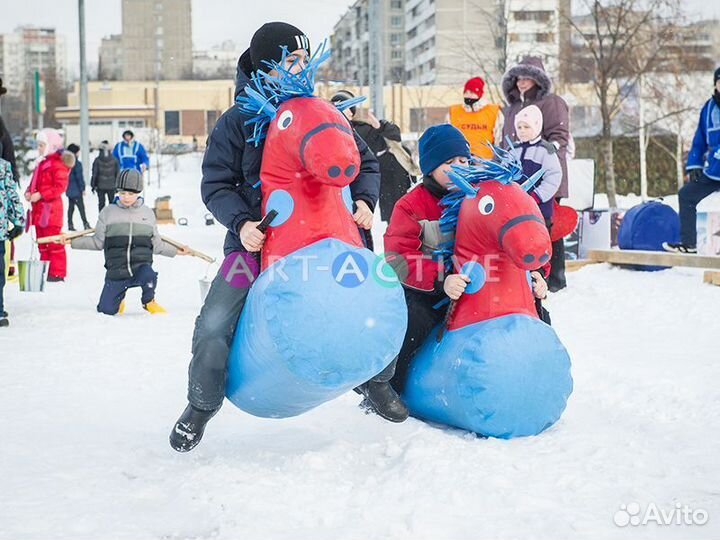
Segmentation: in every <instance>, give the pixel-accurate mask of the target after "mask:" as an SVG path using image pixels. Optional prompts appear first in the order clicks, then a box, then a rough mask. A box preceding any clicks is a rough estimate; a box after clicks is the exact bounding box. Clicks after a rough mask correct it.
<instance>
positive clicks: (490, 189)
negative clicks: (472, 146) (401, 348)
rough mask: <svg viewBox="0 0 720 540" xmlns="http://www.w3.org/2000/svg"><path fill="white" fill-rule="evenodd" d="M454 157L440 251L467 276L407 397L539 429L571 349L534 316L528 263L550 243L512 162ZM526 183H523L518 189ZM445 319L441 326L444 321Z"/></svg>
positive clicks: (490, 428) (421, 356)
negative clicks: (449, 239)
mask: <svg viewBox="0 0 720 540" xmlns="http://www.w3.org/2000/svg"><path fill="white" fill-rule="evenodd" d="M495 150H496V152H498V153H499V155H500V157H501V161H500V162H490V161H484V162H483V165H482V166H481V167H478V168H463V167H453V172H451V173H450V175H449V176H450V177H451V179H452V181H453V183H454V184H455V186H456V189H455V190H453V191H451V192H450V194H449V195H447V196H446V197H445V199H443V204H444V205H445V206H446V209H445V211H444V212H443V216H442V218H441V221H440V227H441V229H442V230H443V232H446V233H449V232H453V231H454V232H455V241H454V246H453V245H450V246H448V249H447V250H446V251H445V252H444V253H442V255H443V256H445V257H446V258H447V259H448V260H450V257H452V264H451V265H450V266H455V267H456V269H457V271H459V272H460V273H463V274H466V275H468V276H469V277H470V280H471V281H470V283H469V284H468V286H467V288H466V289H465V293H464V294H463V295H462V296H461V297H460V299H459V300H458V301H457V302H456V303H455V304H454V305H453V306H451V308H450V310H449V316H448V319H447V322H446V327H445V325H441V326H440V327H439V328H437V329H436V330H435V332H434V333H433V334H431V336H430V337H429V338H428V340H427V342H426V343H425V344H424V345H423V347H422V348H421V349H420V351H419V352H418V354H417V355H416V357H415V358H414V359H413V362H412V364H411V367H410V371H409V373H408V379H407V383H406V386H405V396H404V397H405V400H406V403H407V405H408V408H409V409H410V412H411V414H412V415H413V416H416V417H419V418H422V419H425V420H430V421H433V422H439V423H442V424H447V425H450V426H454V427H460V428H463V429H467V430H470V431H474V432H476V433H478V434H481V435H485V436H491V437H498V438H512V437H518V436H526V435H536V434H538V433H540V432H542V431H543V430H545V429H546V428H548V427H549V426H551V425H552V424H553V423H555V422H556V421H557V420H558V418H559V417H560V415H561V414H562V412H563V410H564V409H565V405H566V402H567V398H568V396H569V395H570V393H571V392H572V378H571V376H570V358H569V356H568V354H567V351H566V350H565V348H564V347H563V345H562V344H561V343H560V340H559V339H558V338H557V336H556V334H555V331H554V330H553V329H552V328H551V327H550V326H548V325H547V324H545V323H543V322H541V321H540V319H539V318H538V316H537V311H536V308H535V302H534V297H533V293H532V285H531V282H530V275H529V271H530V270H534V269H536V268H539V267H541V266H542V265H543V264H545V263H546V262H547V261H548V260H549V258H550V254H551V251H550V250H551V243H550V237H549V235H548V231H547V229H546V228H545V223H544V221H543V219H542V215H541V214H540V210H539V209H538V207H537V205H536V204H535V202H534V201H533V199H532V198H531V197H530V196H529V195H528V194H527V193H526V192H525V191H526V190H527V189H529V188H530V187H531V186H532V185H533V183H534V182H535V181H537V178H539V174H538V175H535V176H533V178H530V179H527V180H526V182H525V183H524V184H523V185H522V186H521V185H520V184H518V183H517V182H516V180H519V179H520V178H521V173H522V171H521V169H520V167H519V163H517V161H514V159H513V158H512V157H511V156H510V155H509V154H507V153H506V152H503V151H501V150H498V149H495ZM523 188H524V189H523ZM446 329H447V331H445V330H446Z"/></svg>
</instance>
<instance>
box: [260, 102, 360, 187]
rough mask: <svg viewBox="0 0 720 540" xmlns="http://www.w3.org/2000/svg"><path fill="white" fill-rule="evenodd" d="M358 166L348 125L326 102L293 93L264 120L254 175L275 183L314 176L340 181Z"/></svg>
mask: <svg viewBox="0 0 720 540" xmlns="http://www.w3.org/2000/svg"><path fill="white" fill-rule="evenodd" d="M359 170H360V154H359V152H358V148H357V144H355V138H354V137H353V132H352V128H351V127H350V124H349V123H348V121H347V119H346V118H345V117H344V116H343V115H342V113H341V112H340V111H338V110H337V109H336V108H335V106H333V105H332V104H330V103H329V102H327V101H325V100H323V99H320V98H316V97H297V98H293V99H290V100H288V101H286V102H284V103H282V104H281V105H280V106H279V107H278V109H277V113H276V115H275V119H274V120H273V121H272V122H270V124H269V126H268V131H267V137H266V141H265V149H264V152H263V163H262V170H261V173H260V177H261V179H262V181H263V183H264V182H266V181H267V182H270V181H272V182H273V183H277V184H282V183H290V182H295V181H297V179H298V178H300V176H298V173H300V174H301V175H302V177H303V181H311V180H314V179H316V180H318V181H319V182H321V183H323V184H328V185H331V186H335V187H345V186H347V185H349V184H350V182H352V181H353V180H354V179H355V177H356V176H357V174H358V172H359Z"/></svg>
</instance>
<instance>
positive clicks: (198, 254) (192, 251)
mask: <svg viewBox="0 0 720 540" xmlns="http://www.w3.org/2000/svg"><path fill="white" fill-rule="evenodd" d="M160 238H162V239H163V242H167V243H168V244H170V245H171V246H173V247H176V248H178V249H181V248H183V247H187V249H188V251H189V252H190V255H192V256H193V257H198V258H200V259H202V260H203V261H206V262H209V263H214V262H215V259H214V258H212V257H211V256H210V255H206V254H205V253H203V252H201V251H197V250H196V249H192V248H191V247H188V246H186V245H185V244H182V243H180V242H178V241H177V240H173V239H172V238H168V237H167V236H161V237H160Z"/></svg>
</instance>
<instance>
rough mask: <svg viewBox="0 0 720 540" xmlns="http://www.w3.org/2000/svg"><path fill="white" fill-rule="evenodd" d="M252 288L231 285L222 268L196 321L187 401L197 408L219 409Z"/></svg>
mask: <svg viewBox="0 0 720 540" xmlns="http://www.w3.org/2000/svg"><path fill="white" fill-rule="evenodd" d="M249 290H250V287H249V286H248V287H238V286H237V285H235V286H233V285H231V284H229V283H228V282H227V281H226V279H225V276H224V275H223V271H222V270H220V271H219V272H218V274H217V275H216V276H215V279H213V282H212V284H211V286H210V291H209V292H208V295H207V297H206V298H205V303H204V304H203V307H202V309H201V310H200V315H198V317H197V319H196V320H195V332H194V334H193V340H192V355H193V356H192V360H191V361H190V368H189V380H188V401H189V402H190V404H191V405H192V406H193V407H195V408H196V409H201V410H206V411H210V410H215V409H218V408H219V407H220V406H221V405H222V402H223V399H224V398H225V378H226V375H227V361H228V354H229V352H230V345H231V344H232V339H233V336H234V335H235V327H236V326H237V323H238V320H239V319H240V313H241V312H242V309H243V307H244V306H245V299H246V298H247V295H248V291H249Z"/></svg>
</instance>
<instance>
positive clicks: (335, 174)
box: [328, 165, 342, 178]
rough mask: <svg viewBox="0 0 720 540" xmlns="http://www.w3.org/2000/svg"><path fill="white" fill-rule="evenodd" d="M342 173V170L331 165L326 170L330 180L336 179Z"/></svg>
mask: <svg viewBox="0 0 720 540" xmlns="http://www.w3.org/2000/svg"><path fill="white" fill-rule="evenodd" d="M341 172H342V169H341V168H340V167H338V166H337V165H333V166H332V167H330V168H329V169H328V176H329V177H330V178H337V177H338V176H340V173H341Z"/></svg>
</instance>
